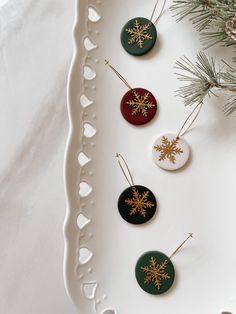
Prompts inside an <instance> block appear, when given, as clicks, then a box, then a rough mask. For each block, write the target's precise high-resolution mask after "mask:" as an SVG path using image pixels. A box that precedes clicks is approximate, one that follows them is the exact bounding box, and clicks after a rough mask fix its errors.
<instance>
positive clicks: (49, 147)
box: [0, 0, 74, 314]
mask: <svg viewBox="0 0 236 314" xmlns="http://www.w3.org/2000/svg"><path fill="white" fill-rule="evenodd" d="M73 18H74V0H43V1H35V0H0V45H1V50H0V51H1V55H0V86H1V88H0V99H1V106H0V141H1V155H0V158H1V159H0V193H1V197H0V202H1V203H0V204H1V205H0V248H1V249H0V259H1V267H0V282H1V284H0V313H2V314H3V313H4V314H42V313H44V314H65V313H67V314H73V313H74V310H73V308H72V305H71V303H70V301H69V300H68V298H67V295H66V293H65V289H64V283H63V249H64V242H63V235H62V225H63V219H64V215H65V194H64V187H63V158H64V147H65V141H66V137H67V130H68V119H67V111H66V79H67V73H68V69H69V64H70V60H71V55H72V40H71V28H72V24H73Z"/></svg>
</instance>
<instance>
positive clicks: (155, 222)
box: [64, 0, 236, 314]
mask: <svg viewBox="0 0 236 314" xmlns="http://www.w3.org/2000/svg"><path fill="white" fill-rule="evenodd" d="M154 2H155V1H154V0H150V1H142V0H129V1H127V0H119V1H115V0H113V1H112V0H100V1H97V0H81V1H78V3H77V6H76V23H75V28H74V51H75V54H74V58H73V62H72V67H71V71H70V77H69V87H68V111H69V119H70V132H69V138H68V143H67V150H66V160H65V183H66V193H67V200H68V209H67V215H66V219H65V228H64V232H65V242H66V246H65V282H66V288H67V291H68V294H69V296H70V297H71V299H72V300H73V302H74V304H75V305H76V308H77V309H78V313H81V314H91V313H99V314H103V313H106V314H114V313H116V314H130V313H135V314H143V313H148V314H156V313H163V314H173V313H181V314H189V313H191V314H210V313H211V314H221V313H223V312H229V313H236V267H235V265H236V251H235V244H234V242H235V239H236V228H235V221H236V210H235V204H236V194H235V170H236V163H235V156H236V132H235V131H236V121H235V120H236V119H235V117H231V118H226V117H224V115H223V113H222V111H221V106H220V103H221V101H223V100H220V99H219V100H218V102H217V103H216V100H213V99H212V102H211V103H206V104H205V106H204V107H203V110H202V113H201V115H200V117H199V119H198V120H197V122H196V124H195V126H194V128H192V129H191V130H190V131H189V132H188V133H187V134H186V136H185V139H186V140H187V142H188V143H189V145H190V148H191V158H190V161H189V162H188V164H187V165H186V166H185V167H184V168H183V169H180V170H178V171H174V172H168V171H165V170H162V169H161V168H159V167H157V166H156V165H155V163H154V162H153V160H152V144H153V143H154V141H155V139H156V138H157V137H158V136H160V135H161V134H164V133H176V132H177V131H178V129H179V127H180V126H181V123H182V122H183V121H184V119H185V118H186V115H187V114H188V113H189V112H190V111H189V110H190V109H188V108H184V106H183V105H182V103H181V102H180V100H179V99H177V98H176V97H175V95H174V91H175V90H176V89H177V87H178V85H179V83H178V82H177V80H176V76H175V75H174V74H173V73H174V69H173V66H174V63H175V61H176V60H177V59H178V58H179V57H181V56H183V55H184V54H185V55H187V56H188V57H189V58H194V56H195V55H196V52H197V51H198V49H200V44H199V38H198V35H197V33H196V32H195V31H194V30H193V28H192V25H191V24H190V23H188V22H187V21H186V22H183V23H180V24H177V23H176V22H175V19H174V18H173V17H172V16H171V13H170V12H169V11H168V10H166V11H165V13H164V15H163V16H162V18H161V19H160V21H159V22H158V24H157V33H158V43H157V45H156V46H155V48H154V50H153V51H152V52H151V53H150V54H148V55H146V56H143V57H141V58H137V57H132V56H131V55H129V54H127V53H126V52H125V51H124V49H123V48H122V46H121V43H120V31H121V29H122V27H123V25H124V24H125V23H126V22H127V21H128V20H129V19H131V18H133V17H135V16H144V17H150V14H151V11H152V8H153V6H154ZM168 5H169V3H168ZM94 10H95V11H96V12H97V14H98V15H97V14H95V13H94V12H95V11H94ZM88 16H89V17H90V19H93V21H91V20H90V19H89V18H88ZM88 40H90V41H91V42H92V43H93V44H94V45H95V46H96V47H95V46H94V49H91V50H89V51H88V50H87V49H86V47H87V48H89V49H90V48H91V43H90V44H89V41H88ZM212 53H215V51H212ZM218 53H219V51H218ZM220 53H221V55H220V58H221V57H222V50H221V51H220ZM104 59H109V60H110V62H111V63H112V64H113V65H114V66H115V67H116V68H117V69H118V70H119V71H120V72H121V73H122V75H123V76H125V78H126V79H127V80H128V81H129V83H130V84H131V85H132V86H134V87H144V88H147V89H148V90H150V91H151V92H152V93H153V94H154V95H155V96H156V98H157V102H158V105H159V110H158V115H156V118H155V119H154V120H153V121H152V122H151V123H149V124H148V125H146V126H143V127H135V126H132V125H130V124H129V123H127V122H126V121H125V120H124V119H123V118H122V115H121V113H120V108H119V104H120V100H121V98H122V96H123V95H124V94H125V92H126V91H127V88H126V86H125V85H124V84H123V82H121V81H120V80H119V79H118V78H117V77H116V76H115V75H114V73H113V72H112V71H111V70H110V69H109V68H108V67H106V66H105V65H104ZM85 96H86V97H87V98H88V99H89V103H88V100H87V101H86V98H85ZM117 152H118V153H121V154H122V155H123V156H124V157H125V158H126V160H127V162H128V163H129V165H130V168H131V171H132V174H133V177H134V181H135V183H136V184H140V185H144V186H147V187H148V188H149V189H151V190H152V191H153V193H154V194H155V196H156V198H157V201H158V204H159V206H158V211H157V215H156V216H155V218H154V219H152V221H151V222H150V223H148V224H147V225H143V226H134V225H130V224H128V223H126V222H125V221H124V220H122V219H121V217H120V215H119V212H118V209H117V200H118V197H119V195H120V193H121V192H122V191H123V190H124V189H125V188H126V187H127V186H128V185H127V182H126V180H125V178H124V176H123V174H122V172H121V171H120V168H119V166H118V163H117V160H116V158H115V154H116V153H117ZM83 154H85V155H86V156H87V157H88V158H89V161H88V160H87V161H88V162H87V163H86V164H84V163H85V162H86V158H85V156H84V155H83ZM81 163H82V164H83V165H81ZM86 194H87V196H86ZM85 217H86V222H87V224H86V225H84V226H83V228H82V227H81V225H83V224H84V222H85ZM188 232H193V233H194V239H192V240H191V241H189V242H188V243H187V245H186V246H185V247H184V248H183V249H182V250H181V251H180V252H179V253H178V254H177V255H176V256H175V257H174V258H173V260H172V262H173V264H174V266H175V269H176V281H175V284H174V286H173V288H172V289H171V291H170V292H169V293H167V294H164V295H161V296H151V295H148V294H146V293H145V292H144V291H143V290H141V289H140V287H139V286H138V284H137V282H136V279H135V264H136V261H137V259H138V258H139V256H140V255H141V254H142V253H144V252H146V251H148V250H159V251H162V252H163V253H165V254H167V255H169V254H170V253H172V251H173V250H174V249H175V248H176V247H177V246H178V244H179V243H180V242H181V241H182V240H183V239H184V238H185V237H186V235H187V233H188Z"/></svg>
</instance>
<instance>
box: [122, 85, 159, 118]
mask: <svg viewBox="0 0 236 314" xmlns="http://www.w3.org/2000/svg"><path fill="white" fill-rule="evenodd" d="M133 95H134V99H133V100H129V101H127V105H129V107H131V108H132V115H136V114H138V113H141V114H142V115H143V116H144V117H147V116H148V109H150V108H153V107H155V106H156V105H155V104H153V103H152V102H150V101H149V98H150V93H146V94H144V95H140V94H139V93H138V92H137V91H135V90H134V91H133Z"/></svg>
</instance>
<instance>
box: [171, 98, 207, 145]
mask: <svg viewBox="0 0 236 314" xmlns="http://www.w3.org/2000/svg"><path fill="white" fill-rule="evenodd" d="M202 105H203V102H202V101H201V102H200V103H198V104H197V105H196V106H195V107H194V109H193V110H192V112H191V113H190V114H189V116H188V117H187V119H186V120H185V121H184V123H183V125H182V126H181V128H180V130H179V132H178V135H177V139H180V137H182V136H183V135H184V134H185V133H186V132H187V131H188V130H189V129H190V128H191V126H192V125H193V123H194V122H195V121H196V119H197V117H198V116H199V114H200V111H201V109H202ZM191 118H192V120H191V121H190V119H191ZM189 121H190V123H189V125H188V126H187V127H186V129H185V130H184V128H185V126H186V125H187V123H188V122H189ZM183 130H184V131H183Z"/></svg>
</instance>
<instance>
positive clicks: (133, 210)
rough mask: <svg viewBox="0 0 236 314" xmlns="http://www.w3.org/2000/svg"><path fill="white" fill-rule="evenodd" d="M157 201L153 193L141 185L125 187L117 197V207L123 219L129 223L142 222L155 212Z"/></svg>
mask: <svg viewBox="0 0 236 314" xmlns="http://www.w3.org/2000/svg"><path fill="white" fill-rule="evenodd" d="M156 208H157V202H156V198H155V196H154V194H153V193H152V191H150V190H149V189H148V188H146V187H145V186H142V185H133V186H130V187H128V188H127V189H125V190H124V191H123V192H122V193H121V195H120V197H119V199H118V209H119V212H120V215H121V216H122V218H123V219H124V220H126V221H127V222H129V223H131V224H136V225H137V224H144V223H146V222H147V221H149V220H150V219H151V218H152V217H153V216H154V214H155V212H156Z"/></svg>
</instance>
